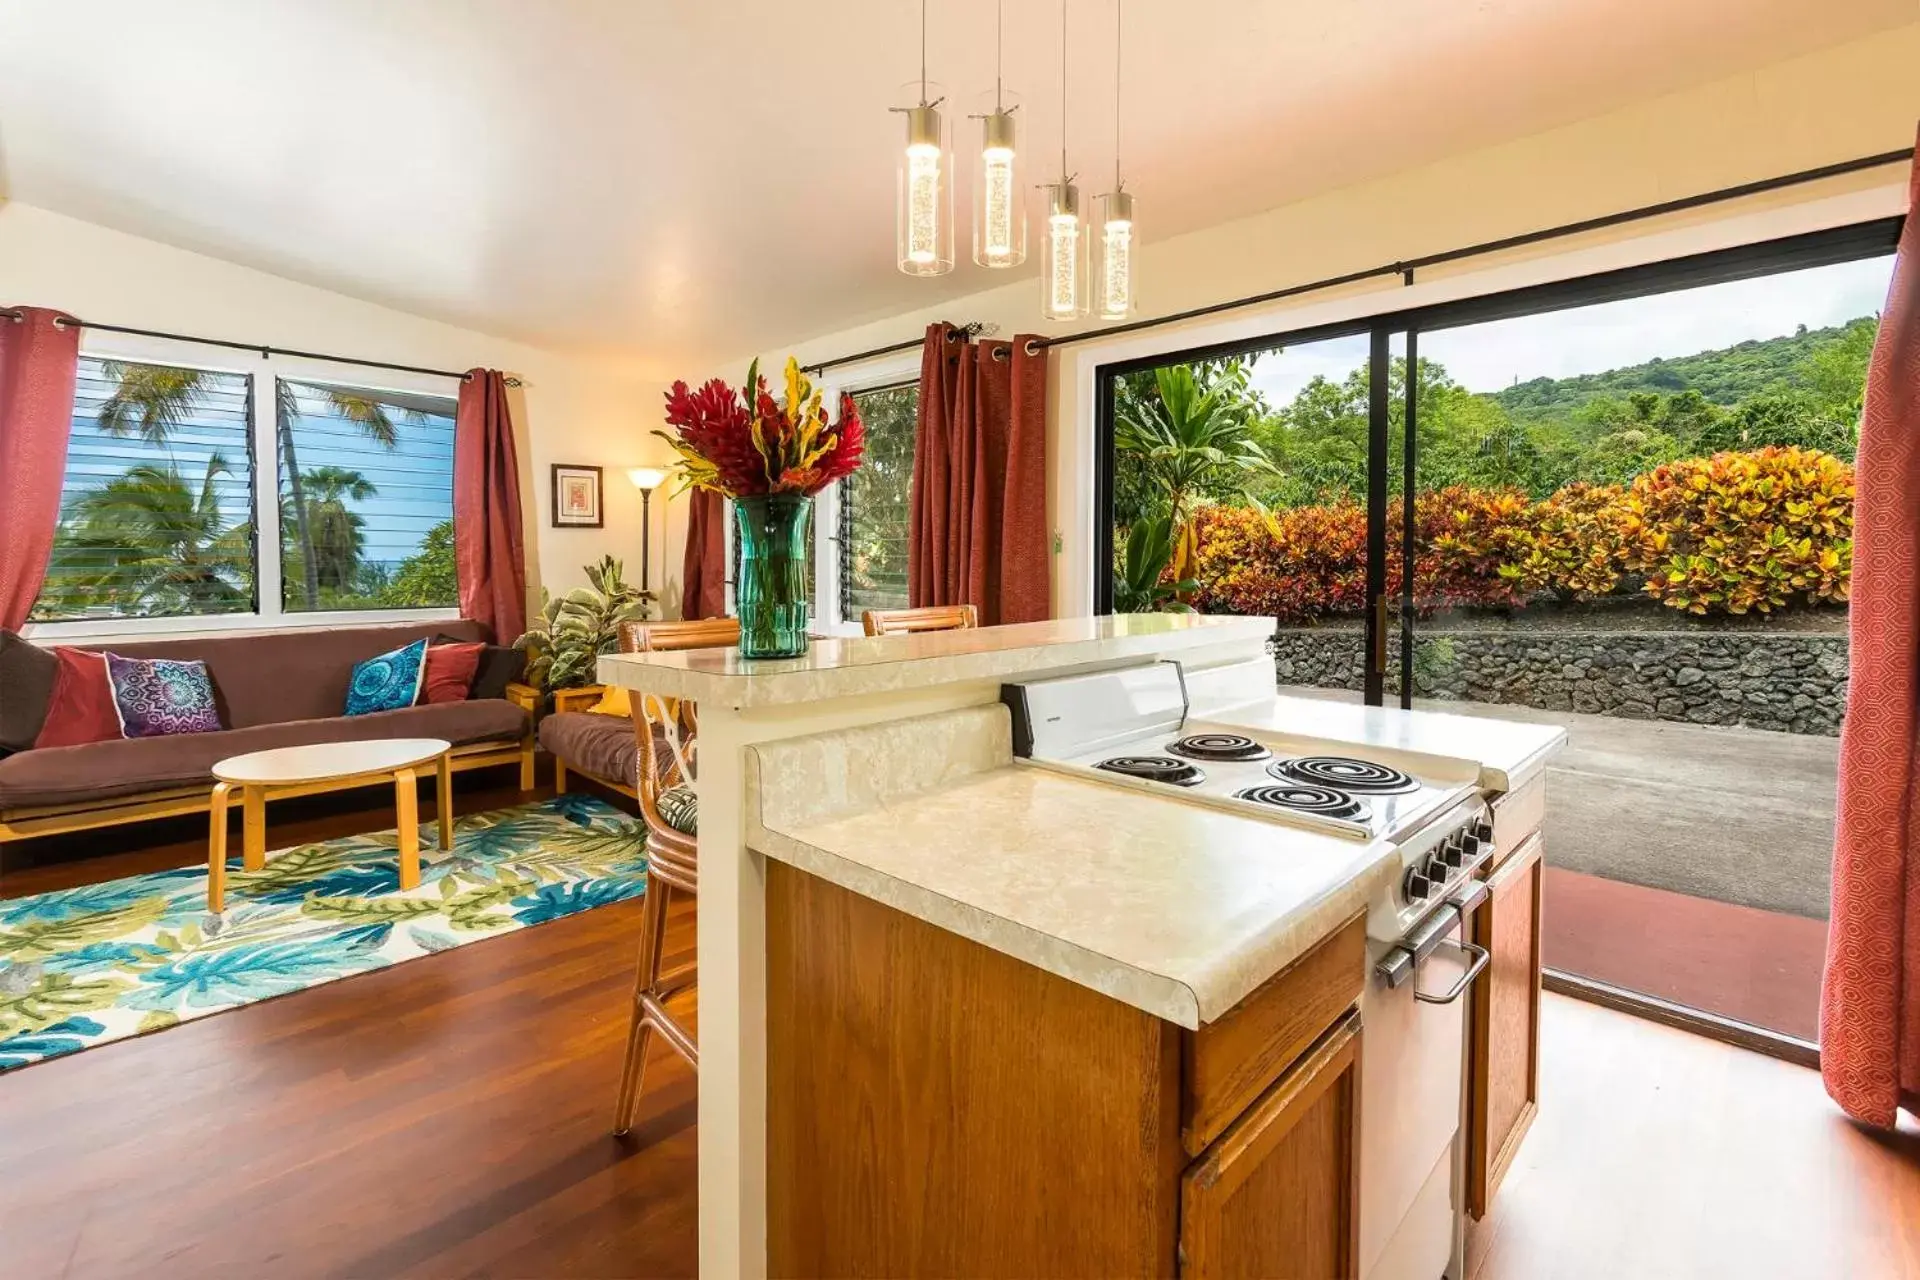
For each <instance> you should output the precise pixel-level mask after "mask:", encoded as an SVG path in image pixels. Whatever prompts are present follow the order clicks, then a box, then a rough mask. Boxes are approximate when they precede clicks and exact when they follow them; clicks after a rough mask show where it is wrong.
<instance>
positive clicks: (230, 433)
mask: <svg viewBox="0 0 1920 1280" xmlns="http://www.w3.org/2000/svg"><path fill="white" fill-rule="evenodd" d="M177 346H178V344H174V343H170V342H165V341H160V342H156V343H143V344H139V345H137V346H135V347H133V348H132V349H127V348H121V349H119V350H112V351H99V350H94V351H88V352H86V353H84V354H83V355H82V356H81V357H80V362H79V369H78V379H77V385H76V389H75V393H74V403H73V425H72V436H71V440H70V444H69V447H68V452H67V468H66V475H65V477H64V480H63V483H62V491H61V512H60V523H59V526H58V528H57V530H56V533H55V537H54V546H53V554H52V556H51V557H50V558H49V564H48V571H47V580H46V584H45V586H44V587H43V588H42V589H41V592H40V597H39V599H38V600H36V601H35V602H34V608H33V612H32V614H31V617H30V620H31V621H32V622H33V623H34V624H35V625H36V626H41V625H45V626H48V627H50V628H52V629H51V630H50V631H48V632H47V633H46V634H47V636H48V637H49V638H52V637H57V636H61V635H114V634H125V633H128V632H164V631H173V630H182V629H194V630H197V629H201V628H203V627H210V628H212V629H215V630H218V629H223V628H232V627H236V626H237V627H245V626H249V625H256V624H257V623H259V622H261V621H275V620H279V619H283V618H291V617H293V616H295V615H299V616H304V617H306V618H308V619H310V620H313V621H315V622H320V621H324V620H325V619H326V617H327V615H330V614H341V613H354V612H366V611H372V610H379V611H384V612H387V613H389V614H391V613H394V612H396V611H410V612H413V613H415V614H416V615H417V614H418V612H419V611H422V610H436V611H438V610H452V609H454V608H456V607H457V606H458V604H459V588H458V585H457V582H456V579H455V570H454V550H453V430H454V417H455V412H456V408H457V400H456V397H455V394H454V393H455V392H456V390H457V384H456V383H455V382H454V380H453V379H451V378H447V377H439V376H429V375H419V376H415V375H412V374H409V373H403V372H395V373H393V374H391V375H387V374H383V375H382V381H385V380H386V379H387V378H388V377H389V376H391V377H392V378H393V380H394V382H393V385H390V386H387V387H381V388H374V387H365V386H356V385H351V384H346V383H338V382H332V381H326V380H323V379H322V378H320V377H313V376H303V375H307V374H308V373H309V366H308V365H307V364H306V363H305V362H303V361H300V360H299V359H297V358H289V357H283V356H279V355H274V356H272V357H270V358H268V359H265V360H262V361H260V362H259V364H258V365H251V366H249V365H243V366H241V368H239V369H215V368H208V367H205V366H200V365H195V364H191V363H185V362H182V363H173V362H171V361H170V360H169V359H168V357H169V356H171V355H172V352H173V349H174V348H175V347H177ZM313 372H315V373H317V372H319V371H318V370H313ZM221 617H226V618H228V619H230V620H229V621H224V622H222V621H214V622H204V621H196V620H200V619H217V618H221Z"/></svg>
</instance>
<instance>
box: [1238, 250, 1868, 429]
mask: <svg viewBox="0 0 1920 1280" xmlns="http://www.w3.org/2000/svg"><path fill="white" fill-rule="evenodd" d="M1892 274H1893V257H1892V256H1891V255H1887V256H1885V257H1878V258H1867V259H1862V260H1860V261H1857V262H1844V263H1840V264H1837V265H1835V266H1828V267H1813V268H1810V269H1808V270H1805V271H1789V272H1784V273H1781V274H1779V275H1771V276H1763V277H1760V278H1757V279H1753V280H1735V281H1730V282H1728V283H1726V284H1715V285H1706V286H1704V287H1702V288H1698V289H1683V290H1679V291H1676V292H1672V293H1662V294H1655V295H1653V296H1651V297H1645V298H1630V299H1627V300H1626V301H1623V302H1607V303H1601V304H1600V305H1598V306H1590V307H1577V308H1573V309H1571V310H1566V311H1553V312H1548V313H1545V314H1543V315H1533V316H1523V317H1520V318H1518V319H1514V320H1497V321H1493V322H1491V323H1487V324H1478V325H1469V326H1466V327H1463V328H1459V329H1444V330H1437V331H1434V332H1431V333H1422V334H1421V335H1420V354H1421V356H1423V357H1424V358H1426V359H1428V360H1433V361H1437V362H1438V363H1440V364H1442V365H1444V366H1445V367H1446V370H1447V372H1448V373H1449V374H1450V375H1452V377H1453V378H1454V380H1455V381H1457V382H1459V383H1461V384H1462V385H1464V386H1465V387H1466V388H1467V389H1468V390H1470V391H1498V390H1500V389H1501V388H1502V387H1508V386H1512V385H1513V384H1514V383H1515V382H1524V381H1527V380H1528V379H1531V378H1543V377H1544V378H1566V377H1572V376H1575V375H1578V374H1583V373H1603V372H1605V371H1606V370H1608V369H1618V368H1622V367H1623V366H1627V365H1635V364H1641V363H1643V362H1645V361H1647V360H1651V359H1653V358H1654V357H1655V356H1660V357H1663V358H1667V359H1671V358H1674V357H1676V356H1689V355H1695V354H1698V353H1699V352H1702V351H1713V350H1716V349H1718V348H1722V347H1730V346H1733V345H1734V344H1735V343H1739V342H1745V341H1747V340H1749V339H1754V338H1778V337H1784V336H1786V335H1788V334H1791V333H1793V332H1794V331H1795V330H1796V329H1798V328H1799V326H1801V325H1803V324H1804V325H1806V326H1807V327H1808V328H1809V329H1820V328H1825V327H1827V326H1830V325H1837V324H1844V323H1846V322H1847V321H1848V320H1852V319H1855V318H1857V317H1860V316H1868V315H1876V314H1878V313H1879V311H1880V309H1881V307H1882V306H1883V305H1885V302H1886V296H1887V283H1888V281H1889V280H1890V279H1891V277H1892ZM1396 350H1404V347H1401V346H1398V345H1396ZM1366 362H1367V337H1366V335H1365V334H1359V335H1355V336H1353V337H1348V338H1335V339H1332V340H1330V341H1327V342H1317V343H1313V344H1311V345H1308V346H1301V347H1293V348H1290V349H1288V350H1286V351H1284V352H1283V353H1281V354H1279V355H1270V354H1269V355H1262V356H1261V357H1260V358H1259V359H1258V360H1257V361H1255V363H1254V366H1253V385H1254V387H1255V388H1256V389H1258V390H1259V391H1261V392H1262V393H1263V394H1264V395H1265V396H1266V397H1267V402H1268V403H1269V404H1272V405H1276V406H1278V405H1284V404H1287V403H1288V402H1290V401H1291V400H1292V399H1293V398H1294V396H1295V395H1296V394H1298V393H1299V391H1300V389H1301V388H1302V387H1304V386H1306V385H1307V383H1308V382H1309V381H1311V380H1312V379H1313V378H1314V377H1315V376H1316V375H1322V376H1325V377H1327V378H1330V379H1340V378H1344V377H1345V376H1346V375H1347V374H1348V373H1350V372H1352V371H1353V370H1354V369H1357V368H1360V367H1361V366H1363V365H1365V364H1366Z"/></svg>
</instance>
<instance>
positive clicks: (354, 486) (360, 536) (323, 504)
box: [302, 467, 379, 591]
mask: <svg viewBox="0 0 1920 1280" xmlns="http://www.w3.org/2000/svg"><path fill="white" fill-rule="evenodd" d="M302 483H303V485H304V488H305V490H306V494H305V502H306V508H307V528H308V530H309V536H310V538H311V545H312V547H313V554H312V563H313V566H314V574H315V577H316V579H317V580H318V582H319V584H320V587H321V589H322V590H331V591H354V590H357V584H358V582H359V572H360V556H361V554H362V553H363V552H364V551H365V550H366V546H367V536H366V526H367V522H366V521H365V520H363V519H361V517H360V516H359V514H358V513H356V512H355V511H353V509H352V508H350V507H348V506H347V503H348V502H350V501H351V502H365V501H366V500H367V499H368V498H371V497H373V496H374V494H376V493H378V492H379V490H378V489H376V488H375V487H374V485H373V482H372V481H371V480H368V479H367V478H366V477H365V476H363V475H361V474H360V473H359V472H358V471H352V470H349V469H347V468H345V467H315V468H314V469H313V470H311V471H309V472H307V473H306V475H305V476H303V477H302Z"/></svg>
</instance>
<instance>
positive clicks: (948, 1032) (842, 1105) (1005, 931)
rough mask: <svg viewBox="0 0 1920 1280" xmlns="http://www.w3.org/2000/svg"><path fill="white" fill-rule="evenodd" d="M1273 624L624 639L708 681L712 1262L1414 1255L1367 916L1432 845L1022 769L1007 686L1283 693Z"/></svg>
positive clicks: (727, 1271) (702, 924)
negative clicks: (1398, 1251) (1393, 1162)
mask: <svg viewBox="0 0 1920 1280" xmlns="http://www.w3.org/2000/svg"><path fill="white" fill-rule="evenodd" d="M1269 627H1270V624H1269V623H1267V622H1266V621H1265V620H1260V619H1233V618H1196V617H1174V616H1163V615H1150V616H1135V617H1122V618H1113V619H1073V620H1064V621H1061V622H1055V623H1047V624H1036V625H1034V626H1030V627H1008V628H994V629H988V630H985V631H977V632H954V633H942V634H934V635H921V636H909V637H893V638H887V639H879V640H866V641H847V642H829V643H827V644H822V645H820V646H817V647H816V649H815V651H814V653H812V654H810V655H809V657H808V658H805V659H800V660H796V661H794V662H788V663H783V662H774V663H761V664H752V665H751V666H748V665H745V664H740V663H738V662H737V660H736V659H734V658H733V657H732V655H729V654H722V653H716V652H711V651H709V652H706V653H704V654H703V653H701V652H698V651H696V652H693V653H687V654H642V655H623V656H621V657H619V658H608V659H603V661H602V668H601V675H602V678H603V679H604V680H607V681H608V682H610V683H617V684H622V685H625V686H627V687H628V688H631V689H636V690H640V691H645V692H654V693H661V694H668V695H672V696H679V697H692V698H694V699H696V700H697V701H698V702H699V704H700V708H701V776H700V779H699V783H698V786H699V790H700V797H701V808H702V810H703V812H702V814H701V837H700V840H701V854H700V860H701V864H702V866H701V872H700V876H701V888H700V906H699V941H698V950H699V965H700V982H701V986H702V988H703V990H702V992H701V1028H700V1031H701V1071H700V1084H701V1089H700V1205H701V1264H702V1271H703V1272H704V1273H707V1274H713V1275H734V1274H747V1275H758V1274H763V1273H766V1272H767V1271H768V1270H769V1269H771V1271H772V1272H773V1273H775V1274H827V1273H832V1274H904V1273H910V1272H915V1271H919V1272H924V1273H955V1272H968V1273H975V1274H981V1273H989V1272H999V1273H1005V1274H1038V1273H1055V1274H1070V1273H1071V1274H1153V1273H1168V1272H1172V1271H1174V1270H1176V1269H1179V1270H1184V1271H1185V1272H1186V1273H1188V1274H1200V1275H1204V1274H1215V1273H1218V1272H1220V1271H1221V1270H1222V1269H1225V1270H1240V1269H1245V1268H1248V1267H1252V1268H1254V1269H1258V1268H1260V1267H1261V1266H1268V1265H1284V1266H1291V1267H1299V1266H1302V1265H1305V1266H1306V1267H1307V1268H1308V1269H1309V1270H1313V1271H1316V1272H1317V1271H1322V1270H1324V1271H1325V1272H1326V1273H1328V1274H1360V1273H1361V1271H1362V1270H1363V1261H1364V1262H1365V1263H1367V1264H1371V1263H1372V1262H1374V1261H1376V1260H1378V1259H1379V1258H1380V1257H1381V1255H1383V1254H1386V1255H1390V1254H1391V1252H1392V1250H1391V1249H1390V1248H1389V1247H1388V1243H1387V1242H1386V1236H1385V1235H1382V1236H1381V1239H1380V1241H1377V1242H1375V1241H1368V1240H1363V1238H1362V1233H1361V1226H1360V1217H1361V1215H1360V1211H1359V1205H1360V1201H1361V1199H1362V1196H1361V1188H1360V1165H1361V1151H1360V1147H1359V1139H1358V1134H1359V1126H1358V1123H1357V1119H1358V1112H1359V1109H1360V1100H1361V1079H1360V1071H1359V1063H1360V1057H1361V1045H1362V1027H1361V1018H1360V1017H1359V1015H1358V1013H1357V1012H1356V1007H1357V1006H1359V1005H1360V1004H1361V1003H1362V1000H1361V997H1362V988H1363V986H1364V985H1365V983H1366V981H1367V977H1366V975H1367V968H1368V964H1369V954H1368V943H1367V940H1366V932H1365V930H1364V929H1363V925H1362V922H1363V920H1364V919H1365V918H1366V913H1367V911H1368V909H1369V906H1370V904H1372V903H1376V902H1378V901H1379V899H1380V898H1381V895H1382V893H1383V891H1384V889H1385V886H1386V883H1387V881H1389V880H1393V881H1395V882H1397V880H1398V877H1399V876H1400V875H1401V873H1402V871H1403V868H1402V867H1401V865H1400V864H1399V863H1398V862H1397V861H1394V860H1393V859H1392V858H1391V857H1390V856H1389V852H1390V851H1388V850H1386V849H1385V848H1384V847H1383V846H1381V845H1379V844H1378V843H1369V842H1365V841H1360V842H1356V841H1353V840H1350V839H1341V838H1337V837H1336V836H1333V835H1328V834H1323V833H1318V832H1313V831H1296V830H1289V831H1285V832H1279V829H1277V828H1276V827H1275V826H1273V825H1272V824H1271V823H1268V822H1265V821H1261V820H1258V819H1256V818H1250V817H1246V816H1242V815H1237V814H1234V813H1230V812H1220V811H1215V810H1213V809H1209V808H1207V807H1205V806H1203V805H1198V804H1187V803H1183V802H1181V801H1179V800H1169V799H1166V798H1162V797H1160V796H1154V795H1148V794H1136V793H1134V792H1131V791H1128V790H1126V789H1124V788H1110V787H1106V786H1103V785H1100V784H1098V783H1095V782H1090V781H1087V780H1084V779H1080V778H1073V777H1065V776H1056V775H1054V774H1052V773H1049V772H1048V771H1046V770H1043V769H1039V768H1035V767H1032V766H1031V765H1030V764H1028V763H1027V762H1023V761H1016V760H1015V759H1014V758H1013V754H1012V749H1011V747H1012V737H1013V734H1012V731H1011V728H1010V725H1009V720H1008V713H1007V711H1006V709H1005V708H1003V707H1002V706H1000V705H999V696H1000V686H1001V684H1002V682H1003V681H1007V680H1024V679H1031V678H1034V677H1036V676H1044V675H1047V674H1049V673H1079V672H1086V671H1089V670H1099V669H1101V668H1116V667H1138V666H1139V665H1140V664H1143V663H1151V662H1153V660H1155V659H1165V658H1171V659H1176V660H1178V661H1179V662H1180V663H1181V665H1182V668H1183V669H1184V670H1185V671H1186V672H1187V673H1188V687H1189V688H1190V689H1191V690H1193V691H1194V695H1195V697H1196V704H1198V702H1204V701H1208V700H1210V701H1211V704H1212V705H1210V706H1208V707H1205V708H1203V709H1204V710H1206V711H1207V712H1208V713H1209V714H1211V715H1214V717H1215V718H1225V717H1228V716H1230V715H1232V714H1234V712H1235V710H1236V708H1239V709H1240V714H1242V715H1243V716H1251V717H1257V716H1258V715H1259V714H1262V713H1261V712H1260V711H1259V709H1258V708H1259V707H1260V706H1261V705H1262V703H1263V702H1265V703H1270V702H1271V701H1272V668H1271V665H1270V663H1268V662H1267V661H1266V658H1265V651H1264V640H1265V637H1266V635H1267V634H1268V632H1269ZM1441 719H1446V718H1444V717H1442V718H1441ZM1476 723H1484V722H1476ZM1514 728H1516V729H1530V728H1531V727H1523V726H1514ZM1541 732H1551V731H1541ZM1543 747H1544V744H1543V743H1542V742H1541V741H1540V740H1538V738H1537V735H1536V738H1535V739H1532V740H1529V741H1528V742H1525V743H1508V744H1506V746H1505V750H1506V755H1507V757H1509V758H1508V759H1506V760H1505V761H1504V762H1503V763H1504V764H1505V765H1510V766H1512V767H1513V768H1514V769H1515V770H1516V771H1519V770H1522V769H1523V767H1527V766H1528V762H1529V761H1531V760H1532V759H1533V758H1534V757H1536V756H1538V755H1539V754H1540V752H1541V751H1542V750H1543ZM1496 767H1498V766H1496ZM1277 835H1284V853H1283V855H1282V856H1276V854H1275V850H1276V847H1277V846H1276V838H1277ZM1449 1132H1451V1131H1449ZM1407 1176H1409V1177H1411V1185H1413V1186H1418V1185H1420V1184H1421V1183H1422V1180H1423V1179H1426V1178H1428V1171H1427V1170H1426V1169H1425V1168H1424V1167H1422V1168H1420V1169H1416V1170H1410V1171H1407ZM1403 1180H1405V1179H1403ZM1444 1190H1445V1188H1444V1187H1443V1188H1442V1191H1443V1192H1444ZM1412 1194H1413V1193H1412V1191H1411V1190H1408V1191H1407V1192H1406V1195H1407V1196H1411V1195H1412ZM1389 1225H1391V1224H1389ZM1276 1250H1277V1251H1278V1252H1276ZM1286 1259H1291V1261H1285V1260H1286ZM1388 1261H1390V1258H1388ZM1381 1265H1382V1267H1385V1266H1386V1265H1387V1262H1385V1261H1383V1262H1382V1263H1381ZM1380 1274H1386V1272H1385V1271H1380Z"/></svg>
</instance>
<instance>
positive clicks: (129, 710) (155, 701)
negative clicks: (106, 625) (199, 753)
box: [107, 653, 223, 738]
mask: <svg viewBox="0 0 1920 1280" xmlns="http://www.w3.org/2000/svg"><path fill="white" fill-rule="evenodd" d="M107 682H108V683H109V684H111V685H112V686H113V706H114V710H116V711H117V712H119V714H120V732H121V734H122V735H123V736H125V737H128V738H162V737H165V736H167V735H168V734H172V733H218V732H220V730H221V728H222V727H223V726H222V725H221V723H220V712H219V711H218V709H216V708H215V706H214V705H213V681H212V680H211V679H209V678H208V676H207V664H206V663H204V662H191V661H188V662H183V661H181V660H179V659H177V658H123V657H121V656H120V655H119V654H117V653H109V654H108V655H107Z"/></svg>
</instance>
